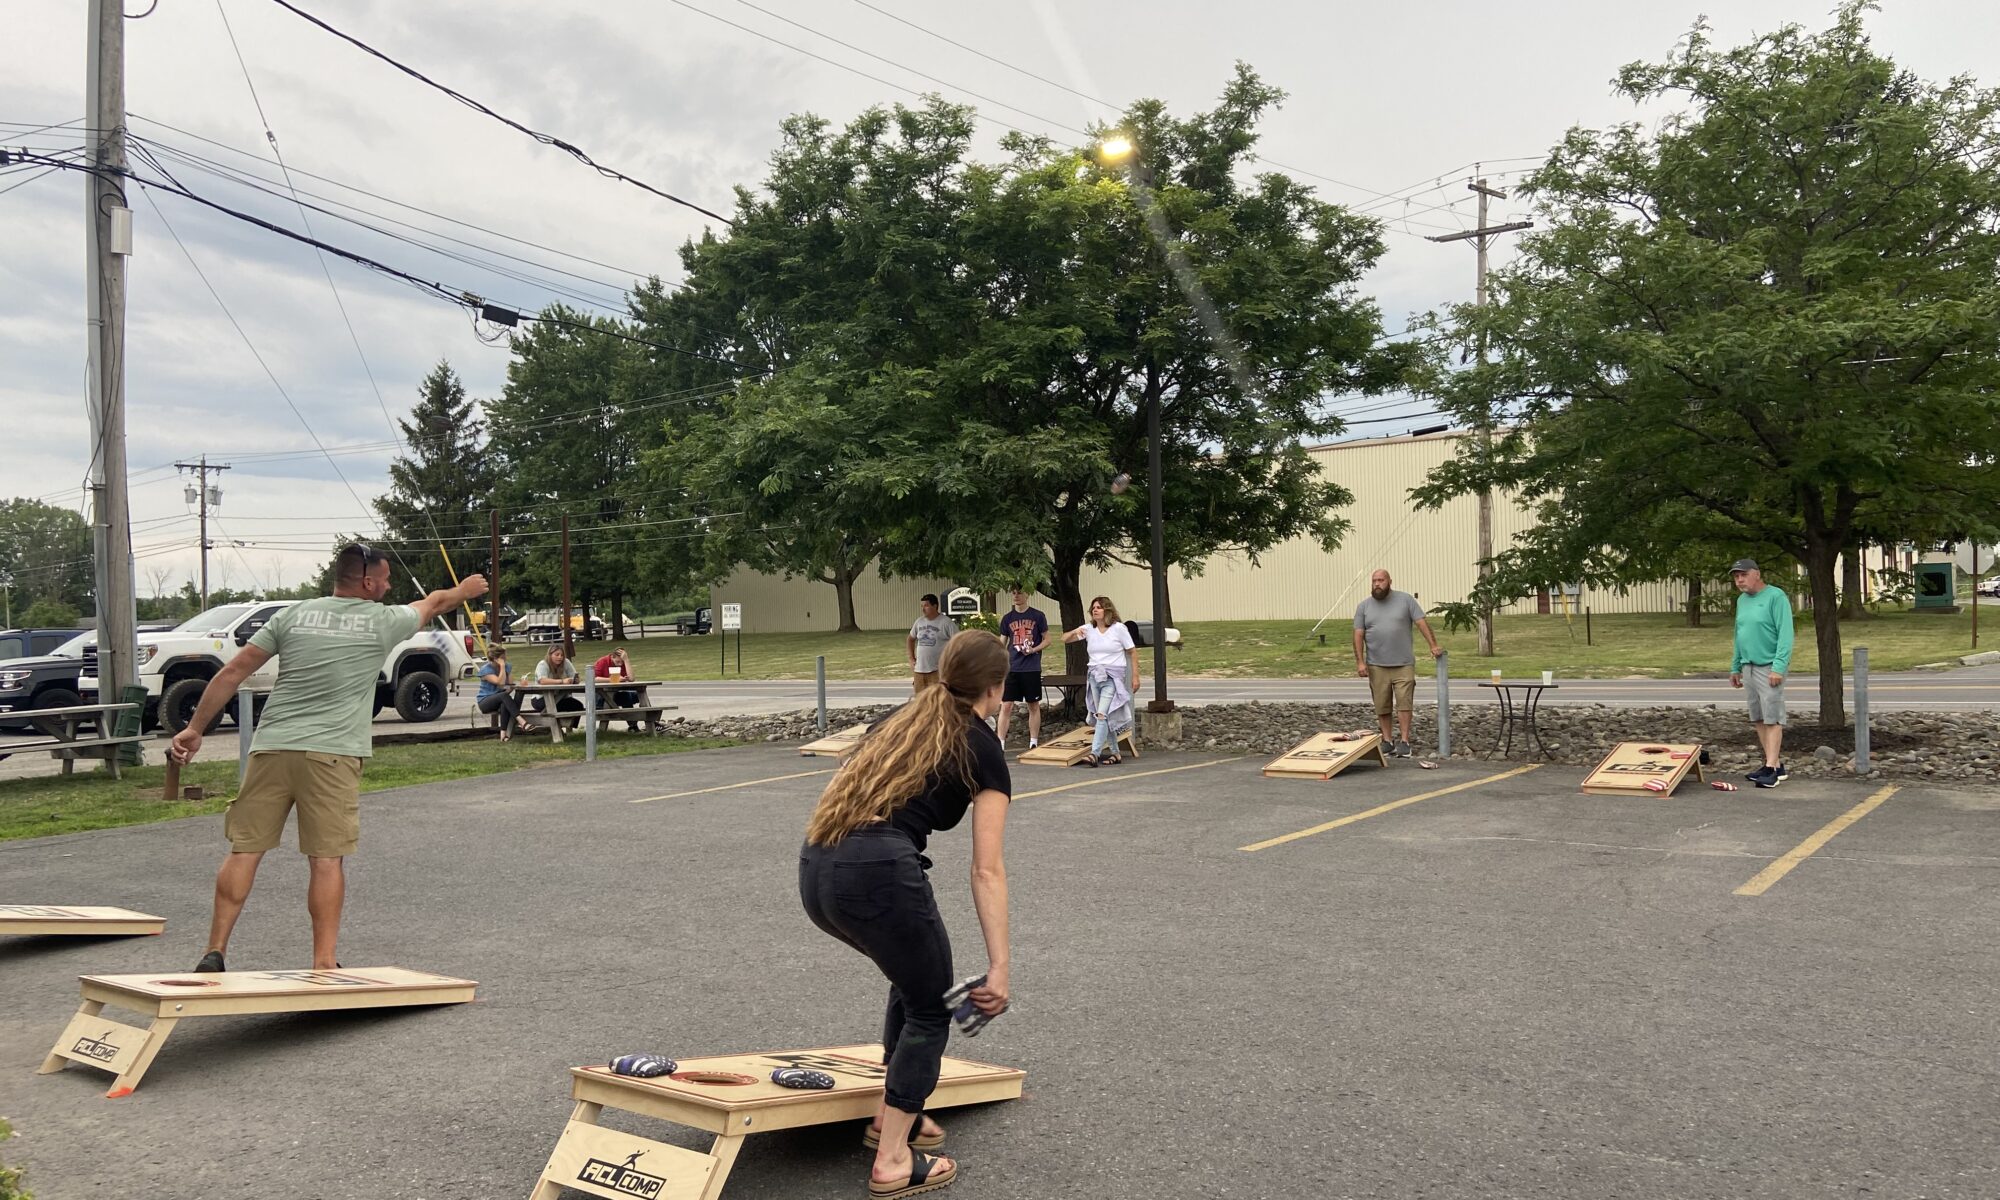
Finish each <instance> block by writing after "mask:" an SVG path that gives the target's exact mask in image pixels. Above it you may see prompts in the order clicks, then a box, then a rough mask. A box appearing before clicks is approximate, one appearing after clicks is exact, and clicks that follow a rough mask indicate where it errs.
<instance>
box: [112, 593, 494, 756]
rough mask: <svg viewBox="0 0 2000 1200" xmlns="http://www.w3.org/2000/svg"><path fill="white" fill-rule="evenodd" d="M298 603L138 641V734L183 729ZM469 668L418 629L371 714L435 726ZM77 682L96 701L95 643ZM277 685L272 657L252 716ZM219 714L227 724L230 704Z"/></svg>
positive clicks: (385, 668)
mask: <svg viewBox="0 0 2000 1200" xmlns="http://www.w3.org/2000/svg"><path fill="white" fill-rule="evenodd" d="M297 603H298V601H296V600H259V601H253V602H249V603H244V604H223V605H218V606H217V607H215V608H211V609H209V610H208V611H207V612H203V613H198V614H196V615H195V616H193V617H190V618H188V619H187V620H185V621H183V622H181V623H180V625H179V626H177V627H176V628H174V629H173V630H171V631H170V632H167V633H153V634H147V635H145V636H143V637H141V638H140V639H139V679H138V682H139V683H141V684H143V685H144V686H145V688H146V713H145V728H147V729H152V728H155V727H159V728H164V729H165V730H166V731H167V732H168V733H179V732H180V731H181V730H183V729H185V728H186V727H187V723H188V721H189V720H190V719H192V718H193V716H194V710H195V705H197V704H199V703H200V702H201V693H202V689H204V688H206V687H207V686H208V681H209V680H210V679H213V678H214V677H215V674H216V672H218V671H220V670H222V667H223V664H224V663H227V662H228V661H229V660H230V659H231V658H234V657H235V656H236V652H237V650H239V649H241V648H242V647H243V646H246V645H248V644H249V642H250V638H251V635H253V634H255V633H256V632H257V631H258V630H259V629H262V628H264V626H266V625H268V624H270V622H271V618H273V617H275V616H277V615H278V612H279V610H281V609H283V608H285V607H287V606H288V605H292V604H297ZM475 667H476V664H475V663H474V662H473V661H472V657H471V655H470V654H468V653H467V652H466V649H465V647H464V645H463V644H462V642H461V641H460V639H459V638H458V637H456V636H454V635H453V634H451V633H450V632H449V631H447V630H444V629H441V628H432V629H420V630H418V631H417V632H416V633H415V634H413V635H412V636H411V637H410V638H409V640H407V641H404V642H399V643H397V644H396V645H395V646H393V647H391V648H390V650H389V653H388V654H387V655H385V656H384V657H383V659H382V670H381V673H380V674H378V675H377V676H376V678H375V711H376V712H378V713H379V712H381V711H382V710H383V709H384V708H387V707H389V706H390V705H394V706H395V708H396V712H397V714H398V715H399V716H401V717H402V718H403V719H404V720H405V721H435V720H437V719H438V718H439V717H441V716H443V715H444V708H445V702H446V700H447V699H448V698H449V695H450V692H451V690H452V689H453V687H454V686H455V683H456V681H458V680H461V679H470V678H472V677H473V674H474V670H475ZM77 682H78V689H77V690H78V691H80V692H82V693H84V694H85V695H86V696H92V697H94V696H95V695H96V694H97V647H96V645H95V643H93V644H92V645H91V646H90V647H89V648H87V649H86V650H84V652H83V675H82V678H81V679H79V680H78V681H77ZM277 682H278V659H277V657H276V656H273V657H272V658H271V660H270V661H269V662H267V663H265V664H264V666H263V667H262V668H261V669H259V670H258V671H257V672H256V674H254V675H252V676H250V678H249V679H248V680H246V681H245V684H246V686H248V687H249V688H251V689H252V690H253V691H254V692H255V693H256V695H257V707H258V709H259V711H261V710H262V709H263V706H264V700H265V698H266V697H268V696H269V695H270V693H271V688H272V687H273V686H275V685H276V683H277ZM223 712H224V715H225V716H229V717H232V718H233V717H234V716H235V715H236V705H235V702H234V701H232V702H231V703H230V705H229V707H228V708H226V709H224V710H223ZM218 723H219V721H218Z"/></svg>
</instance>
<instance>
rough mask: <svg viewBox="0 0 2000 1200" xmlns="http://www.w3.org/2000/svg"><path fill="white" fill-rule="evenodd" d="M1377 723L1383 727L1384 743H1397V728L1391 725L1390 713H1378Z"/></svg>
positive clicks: (1376, 715) (1376, 716)
mask: <svg viewBox="0 0 2000 1200" xmlns="http://www.w3.org/2000/svg"><path fill="white" fill-rule="evenodd" d="M1375 722H1376V724H1378V725H1380V726H1381V727H1382V740H1383V741H1385V742H1393V741H1395V740H1396V731H1395V727H1394V726H1392V725H1391V724H1389V714H1388V713H1377V714H1375Z"/></svg>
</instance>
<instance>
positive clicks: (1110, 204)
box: [892, 65, 1406, 625]
mask: <svg viewBox="0 0 2000 1200" xmlns="http://www.w3.org/2000/svg"><path fill="white" fill-rule="evenodd" d="M1282 98H1283V93H1281V92H1280V91H1278V90H1277V89H1275V88H1273V87H1270V86H1268V85H1266V84H1265V83H1263V82H1262V81H1261V80H1259V79H1258V77H1257V75H1256V74H1255V72H1253V71H1252V70H1250V69H1249V68H1248V67H1246V66H1242V65H1239V66H1238V68H1237V71H1236V74H1235V76H1234V77H1233V78H1232V79H1231V80H1230V82H1229V84H1228V85H1227V86H1226V87H1225V88H1224V90H1223V93H1222V96H1221V98H1220V101H1219V103H1218V104H1217V105H1216V107H1215V108H1214V109H1213V110H1211V111H1209V112H1205V113H1197V114H1195V115H1192V116H1190V117H1186V118H1175V117H1173V116H1171V115H1169V114H1168V113H1167V111H1166V110H1165V107H1164V106H1163V105H1161V104H1160V103H1159V102H1157V101H1150V100H1149V101H1142V102H1140V103H1138V104H1136V105H1134V107H1133V108H1132V110H1131V111H1130V112H1129V113H1128V114H1127V115H1126V119H1125V122H1124V133H1125V134H1126V136H1128V137H1129V138H1130V139H1131V140H1132V142H1133V143H1134V144H1135V145H1136V147H1137V150H1136V163H1135V164H1133V165H1131V166H1124V167H1120V166H1114V165H1112V164H1108V163H1101V162H1099V161H1097V160H1096V159H1095V157H1094V156H1093V155H1092V154H1091V153H1089V152H1079V151H1077V150H1074V149H1068V148H1062V147H1057V146H1053V145H1051V144H1049V143H1046V142H1042V141H1038V140H1033V139H1022V138H1016V139H1014V140H1012V141H1011V142H1010V143H1009V146H1010V149H1011V150H1012V152H1013V153H1014V156H1015V157H1014V161H1013V162H1012V163H1010V164H1008V165H1007V166H1006V167H1004V168H999V169H983V170H981V171H980V172H978V173H977V174H976V175H975V176H974V177H973V180H972V190H973V198H972V204H971V209H970V212H969V214H968V220H967V223H966V224H967V228H966V232H965V235H964V236H965V243H966V248H965V257H966V261H967V262H968V263H969V264H970V266H971V270H972V272H973V274H974V276H975V278H976V279H977V280H978V282H979V285H980V292H981V294H982V296H983V297H984V298H985V300H986V306H985V310H984V312H983V313H982V314H981V320H980V321H979V322H978V323H977V325H976V326H975V329H974V335H975V337H976V339H977V340H976V342H975V344H974V345H973V346H972V347H971V348H970V349H969V350H968V351H967V352H966V353H964V354H963V355H961V356H959V357H958V358H956V359H954V360H950V361H947V362H944V363H942V364H941V365H940V366H939V368H938V369H937V370H936V372H935V373H934V377H923V378H919V379H917V380H915V381H914V383H915V384H921V385H923V386H925V387H927V388H932V389H934V390H935V392H936V393H937V394H938V395H939V396H941V397H943V398H945V399H946V400H947V401H948V403H946V404H944V405H929V406H922V407H919V406H915V405H913V406H911V411H912V412H913V413H917V414H920V415H921V416H922V417H923V418H924V419H926V420H927V421H929V422H930V424H929V426H928V427H927V428H926V429H924V431H923V434H922V436H921V437H920V439H919V441H920V443H921V444H923V445H926V446H929V447H932V448H933V453H932V454H931V456H930V458H929V460H928V461H924V462H919V463H916V464H906V465H904V466H903V467H902V469H903V470H904V471H905V472H908V473H910V474H911V475H912V476H914V477H915V478H920V479H923V480H927V481H929V483H930V488H931V492H932V494H934V495H935V496H936V497H937V502H936V504H935V505H934V511H933V512H931V513H927V514H924V515H923V516H922V517H921V518H920V519H917V520H912V521H910V522H908V523H906V525H905V527H904V529H903V530H902V532H901V534H900V535H899V536H898V537H897V538H895V539H893V541H892V548H893V552H894V553H896V554H897V555H899V556H901V557H907V558H911V559H914V560H916V561H929V562H932V563H934V564H937V565H940V566H944V567H946V568H948V569H950V570H952V571H953V572H954V573H957V574H962V575H963V576H965V577H967V578H968V579H970V580H973V581H976V582H979V583H982V584H986V585H988V586H992V585H1004V584H1006V583H1008V582H1010V581H1011V580H1015V579H1023V580H1040V581H1043V588H1044V590H1045V591H1047V592H1048V593H1049V594H1050V595H1052V596H1053V597H1054V598H1055V599H1056V600H1057V601H1058V602H1059V604H1060V607H1061V613H1062V619H1063V622H1064V624H1065V625H1077V624H1081V623H1082V622H1083V620H1084V619H1085V618H1084V609H1083V603H1084V598H1083V595H1082V592H1081V574H1082V569H1083V567H1084V566H1085V565H1086V564H1091V565H1100V566H1101V565H1104V564H1105V563H1107V562H1109V561H1111V560H1112V559H1113V558H1114V557H1115V558H1118V559H1121V560H1124V561H1130V562H1135V563H1150V560H1151V552H1150V520H1149V498H1148V495H1147V491H1146V487H1147V453H1146V452H1147V409H1148V406H1149V405H1150V404H1152V403H1155V402H1157V403H1158V404H1159V405H1160V411H1161V421H1162V439H1161V445H1162V454H1161V457H1162V487H1163V489H1164V498H1165V508H1166V513H1167V521H1166V560H1167V565H1168V566H1169V567H1177V568H1179V569H1180V570H1181V571H1182V572H1183V573H1185V574H1193V573H1196V572H1198V571H1200V570H1201V568H1202V565H1203V564H1204V563H1205V561H1206V560H1207V559H1209V558H1210V557H1212V556H1213V555H1216V554H1221V553H1238V554H1242V555H1244V556H1246V557H1248V558H1249V559H1251V560H1252V561H1254V560H1255V559H1256V557H1257V555H1258V554H1260V553H1261V552H1263V551H1265V550H1267V549H1269V548H1270V547H1272V546H1274V545H1276V544H1278V543H1280V542H1282V541H1285V540H1287V539H1289V538H1292V537H1296V536H1300V535H1308V536H1312V537H1314V538H1316V539H1317V540H1318V541H1320V542H1321V543H1322V544H1323V545H1325V546H1327V547H1329V548H1330V547H1332V546H1333V545H1335V544H1336V543H1337V542H1338V541H1339V539H1340V537H1341V536H1342V535H1343V533H1344V532H1345V531H1346V529H1347V526H1348V522H1347V520H1346V519H1345V518H1344V517H1342V516H1340V515H1339V509H1340V508H1341V507H1342V506H1344V505H1345V504H1347V503H1348V502H1349V501H1350V499H1351V496H1350V494H1349V493H1348V492H1347V490H1346V489H1345V488H1344V487H1342V486H1341V485H1340V483H1339V482H1338V481H1337V480H1333V479H1329V478H1326V477H1325V476H1324V475H1322V474H1321V472H1320V471H1319V469H1318V467H1317V466H1316V465H1315V464H1314V463H1313V461H1312V459H1311V458H1310V456H1309V455H1308V454H1307V453H1306V451H1305V449H1304V444H1305V443H1307V442H1309V441H1311V440H1315V439H1324V438H1326V437H1329V436H1332V435H1333V434H1335V433H1337V432H1338V431H1339V430H1340V428H1341V425H1340V422H1339V421H1338V419H1337V418H1335V417H1333V416H1332V415H1331V414H1330V413H1329V411H1328V405H1329V404H1330V403H1331V402H1333V401H1334V400H1336V399H1337V398H1338V397H1341V396H1343V395H1347V394H1352V393H1374V392H1378V391H1381V390H1383V389H1385V388H1387V387H1389V386H1392V385H1393V384H1395V383H1396V382H1398V381H1399V380H1400V379H1401V377H1402V375H1403V373H1404V370H1405V367H1406V359H1405V357H1404V355H1405V353H1406V351H1405V350H1403V349H1402V348H1400V347H1390V346H1384V345H1382V344H1381V343H1382V326H1381V320H1380V314H1379V313H1378V311H1377V310H1376V308H1375V306H1374V305H1373V303H1371V302H1370V301H1369V300H1368V299H1366V298H1365V297H1364V296H1362V295H1361V294H1360V292H1359V287H1358V284H1359V280H1360V277H1361V276H1362V275H1363V274H1364V273H1365V272H1366V271H1367V270H1368V269H1369V268H1370V267H1372V266H1373V265H1374V264H1375V262H1376V261H1377V259H1378V258H1379V257H1380V255H1381V253H1382V243H1381V239H1380V228H1379V226H1378V225H1376V224H1375V223H1374V222H1372V221H1369V220H1366V219H1363V218H1361V217H1357V216H1355V215H1354V214H1352V213H1350V212H1348V211H1346V210H1344V209H1342V208H1340V207H1338V206H1336V205H1333V204H1330V203H1327V202H1325V201H1323V200H1320V199H1319V198H1318V197H1316V196H1315V195H1314V194H1313V193H1312V192H1311V190H1310V189H1308V188H1305V187H1303V186H1301V185H1299V184H1298V183H1297V182H1296V181H1295V180H1293V179H1291V178H1290V177H1289V176H1285V175H1281V174H1276V173H1262V174H1259V173H1256V172H1255V171H1254V169H1253V167H1252V165H1251V163H1252V152H1253V150H1254V148H1255V146H1256V143H1257V132H1256V129H1257V125H1258V122H1259V121H1260V119H1261V118H1262V117H1263V115H1264V114H1265V113H1266V112H1268V111H1269V110H1270V109H1272V108H1273V107H1274V106H1276V105H1277V104H1278V103H1279V102H1280V101H1281V100H1282ZM1118 474H1124V475H1128V476H1129V477H1130V479H1131V482H1132V486H1131V487H1129V488H1128V489H1126V490H1125V491H1123V492H1122V494H1121V493H1120V492H1119V491H1118V490H1117V489H1114V488H1113V487H1112V482H1113V478H1114V476H1116V475H1118ZM1139 607H1140V606H1139V605H1138V604H1137V603H1135V602H1133V601H1128V602H1127V609H1128V611H1130V612H1133V613H1134V614H1135V615H1136V613H1137V611H1138V610H1139ZM1161 615H1163V616H1164V615H1165V614H1161Z"/></svg>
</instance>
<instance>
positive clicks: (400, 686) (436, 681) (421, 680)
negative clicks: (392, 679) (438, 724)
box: [396, 671, 446, 721]
mask: <svg viewBox="0 0 2000 1200" xmlns="http://www.w3.org/2000/svg"><path fill="white" fill-rule="evenodd" d="M445 698H446V697H445V690H444V677H443V676H441V675H439V674H438V673H437V672H435V671H412V672H410V673H409V674H408V675H405V676H403V678H402V679H400V680H399V681H397V683H396V714H397V715H398V716H400V717H402V718H403V719H404V720H405V721H435V720H437V719H438V718H439V717H441V716H443V715H444V705H445Z"/></svg>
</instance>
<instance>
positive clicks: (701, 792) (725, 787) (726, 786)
mask: <svg viewBox="0 0 2000 1200" xmlns="http://www.w3.org/2000/svg"><path fill="white" fill-rule="evenodd" d="M836 769H837V768H834V767H827V768H826V769H824V770H820V771H799V772H797V773H795V774H791V775H773V776H771V777H770V778H769V779H746V780H744V781H743V782H742V783H722V784H717V785H716V786H714V787H705V788H696V789H694V790H693V791H691V792H668V793H667V794H666V795H664V796H647V797H645V798H643V799H640V800H634V801H631V803H633V804H651V803H652V802H653V801H655V800H678V799H680V798H681V797H682V796H706V795H708V794H709V793H710V792H727V791H731V790H733V789H735V788H746V787H756V786H757V785H758V784H760V783H783V782H784V781H785V780H787V779H808V778H811V777H812V776H814V775H831V774H833V773H834V771H835V770H836Z"/></svg>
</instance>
